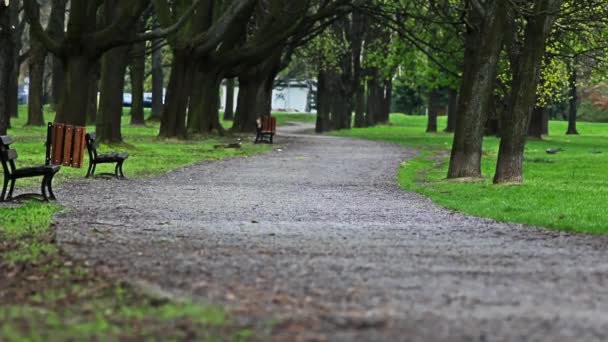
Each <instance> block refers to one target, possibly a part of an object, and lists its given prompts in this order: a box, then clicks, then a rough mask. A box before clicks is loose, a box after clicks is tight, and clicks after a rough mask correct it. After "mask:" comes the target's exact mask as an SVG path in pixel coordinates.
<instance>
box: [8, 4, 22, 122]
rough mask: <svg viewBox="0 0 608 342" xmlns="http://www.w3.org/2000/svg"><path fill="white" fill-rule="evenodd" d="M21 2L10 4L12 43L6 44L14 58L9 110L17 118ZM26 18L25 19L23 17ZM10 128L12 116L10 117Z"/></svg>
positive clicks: (11, 69)
mask: <svg viewBox="0 0 608 342" xmlns="http://www.w3.org/2000/svg"><path fill="white" fill-rule="evenodd" d="M16 4H19V2H16V3H15V2H13V4H12V6H9V15H10V23H11V36H12V39H11V43H10V44H9V45H7V46H6V48H7V49H9V50H10V51H11V52H10V53H11V56H12V58H13V61H12V63H11V64H10V70H9V81H8V93H7V104H6V106H7V111H8V114H9V116H10V117H12V118H17V117H18V116H19V72H20V67H21V63H20V62H19V54H20V53H21V46H22V45H23V44H22V39H21V36H22V34H23V26H24V25H20V23H19V14H20V13H19V12H20V9H19V7H20V6H15V5H16ZM21 20H24V19H21ZM9 128H10V118H9Z"/></svg>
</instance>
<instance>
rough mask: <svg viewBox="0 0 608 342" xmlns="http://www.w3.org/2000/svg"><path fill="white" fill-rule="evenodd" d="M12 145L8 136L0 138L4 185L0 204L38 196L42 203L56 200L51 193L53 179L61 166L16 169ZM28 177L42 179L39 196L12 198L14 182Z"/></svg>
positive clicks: (15, 155)
mask: <svg viewBox="0 0 608 342" xmlns="http://www.w3.org/2000/svg"><path fill="white" fill-rule="evenodd" d="M12 143H13V139H11V138H10V137H9V136H0V162H1V163H2V169H3V170H4V184H3V186H2V193H1V194H0V202H5V201H11V200H16V199H19V198H26V197H30V198H37V197H38V196H41V197H42V199H43V200H44V201H48V200H49V199H50V200H56V198H55V194H54V193H53V177H55V174H57V172H59V169H60V168H61V166H59V165H41V166H35V167H24V168H17V167H16V165H15V160H17V150H15V149H13V148H11V144H12ZM30 177H42V183H41V184H40V191H41V194H40V195H38V194H22V195H19V196H16V197H13V191H14V190H15V182H16V181H17V179H21V178H30ZM9 183H10V189H9ZM7 190H8V193H7ZM47 191H48V195H47Z"/></svg>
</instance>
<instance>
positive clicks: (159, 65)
mask: <svg viewBox="0 0 608 342" xmlns="http://www.w3.org/2000/svg"><path fill="white" fill-rule="evenodd" d="M154 45H155V46H156V47H157V48H155V49H154V51H153V52H152V115H151V116H150V119H151V120H159V121H160V118H161V116H162V113H163V101H164V97H163V95H164V94H163V88H164V87H165V75H164V70H163V55H162V50H161V49H160V47H158V45H160V42H158V41H156V42H155V43H154Z"/></svg>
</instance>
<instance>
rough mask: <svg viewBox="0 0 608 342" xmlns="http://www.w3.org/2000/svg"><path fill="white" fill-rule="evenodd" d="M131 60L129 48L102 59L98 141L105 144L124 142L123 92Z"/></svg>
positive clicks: (119, 49)
mask: <svg viewBox="0 0 608 342" xmlns="http://www.w3.org/2000/svg"><path fill="white" fill-rule="evenodd" d="M128 58H129V47H119V48H114V49H112V50H110V51H108V52H106V53H105V54H104V55H103V57H102V59H101V81H100V96H99V113H98V115H97V124H96V127H95V129H96V131H97V139H98V140H99V141H102V142H105V143H119V142H122V132H121V119H122V110H123V91H124V86H125V74H126V72H127V64H128Z"/></svg>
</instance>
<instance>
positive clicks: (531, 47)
mask: <svg viewBox="0 0 608 342" xmlns="http://www.w3.org/2000/svg"><path fill="white" fill-rule="evenodd" d="M562 1H563V0H536V2H535V8H534V10H535V13H534V15H533V16H532V17H530V19H529V20H528V22H527V24H526V28H525V33H524V45H523V49H522V52H521V55H520V57H519V60H518V63H517V65H516V66H515V72H514V73H513V81H512V84H511V101H510V102H509V103H510V105H511V106H510V111H509V113H508V114H507V115H504V116H503V117H502V122H503V125H502V128H503V132H502V134H501V136H502V139H501V140H500V147H499V150H498V161H497V166H496V174H495V175H494V183H521V182H522V181H523V160H524V148H525V146H526V137H527V133H528V128H529V125H530V116H531V113H532V109H533V108H534V105H535V103H536V90H537V87H538V83H539V80H540V69H541V65H542V58H543V55H544V53H545V45H546V41H547V36H548V35H549V32H550V30H551V27H552V26H553V23H554V21H555V16H554V15H553V13H554V10H555V9H557V8H559V6H560V5H561V3H562Z"/></svg>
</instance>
